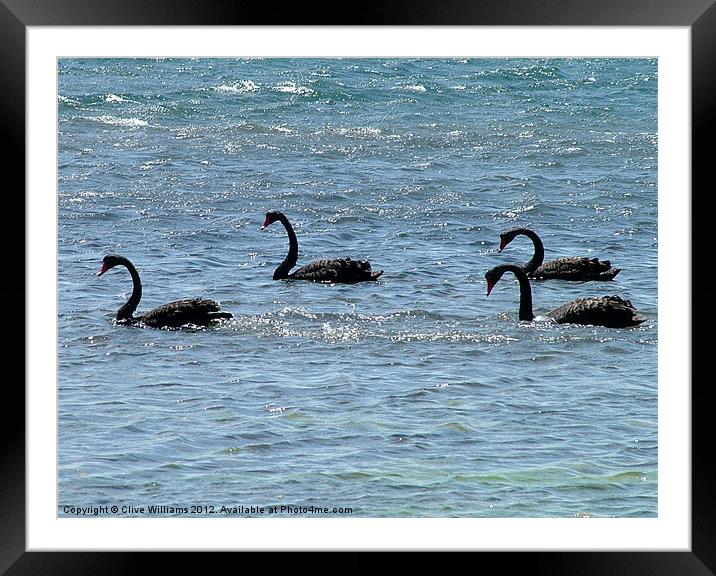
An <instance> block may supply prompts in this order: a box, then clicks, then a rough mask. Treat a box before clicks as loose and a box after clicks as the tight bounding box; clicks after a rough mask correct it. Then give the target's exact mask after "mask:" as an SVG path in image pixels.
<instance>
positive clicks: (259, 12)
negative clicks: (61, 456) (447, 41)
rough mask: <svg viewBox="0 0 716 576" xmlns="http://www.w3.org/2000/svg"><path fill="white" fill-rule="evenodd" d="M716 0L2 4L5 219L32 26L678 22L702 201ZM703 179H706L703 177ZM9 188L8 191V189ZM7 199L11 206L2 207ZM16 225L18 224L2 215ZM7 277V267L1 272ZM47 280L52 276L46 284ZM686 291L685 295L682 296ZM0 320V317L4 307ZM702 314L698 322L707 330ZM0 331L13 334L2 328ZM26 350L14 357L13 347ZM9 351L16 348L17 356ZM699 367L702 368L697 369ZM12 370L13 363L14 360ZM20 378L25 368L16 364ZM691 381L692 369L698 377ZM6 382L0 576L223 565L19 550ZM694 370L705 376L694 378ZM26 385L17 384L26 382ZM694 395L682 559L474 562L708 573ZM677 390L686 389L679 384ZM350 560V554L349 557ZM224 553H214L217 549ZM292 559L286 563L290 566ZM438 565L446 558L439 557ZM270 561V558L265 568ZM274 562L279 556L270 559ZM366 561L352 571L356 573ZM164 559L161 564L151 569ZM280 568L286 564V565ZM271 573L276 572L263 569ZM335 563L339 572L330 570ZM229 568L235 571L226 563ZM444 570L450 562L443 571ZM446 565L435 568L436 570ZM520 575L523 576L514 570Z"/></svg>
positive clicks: (21, 518) (20, 197)
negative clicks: (688, 522)
mask: <svg viewBox="0 0 716 576" xmlns="http://www.w3.org/2000/svg"><path fill="white" fill-rule="evenodd" d="M714 2H716V0H680V1H679V2H673V1H669V0H619V1H613V0H599V1H596V0H552V1H550V2H535V1H533V0H480V1H477V0H416V1H415V2H410V3H408V2H402V3H401V2H397V1H395V0H390V1H388V0H378V1H375V0H364V1H363V2H361V3H360V4H359V5H358V4H357V5H356V6H355V8H356V9H355V10H337V6H336V5H332V6H331V5H326V4H323V3H312V4H303V3H301V4H298V3H283V4H282V5H281V7H280V9H279V10H277V9H276V7H275V6H271V5H268V4H266V3H256V2H253V3H247V2H243V1H241V0H234V1H231V0H204V1H203V2H196V3H181V2H176V0H174V1H170V0H142V1H141V2H139V1H136V0H124V1H123V2H113V3H108V2H99V1H97V0H0V46H1V48H0V78H1V79H2V82H1V83H0V118H2V132H1V134H2V137H3V139H4V140H5V147H4V149H5V152H4V160H5V163H4V164H5V165H4V168H5V175H6V177H7V176H9V175H11V174H12V175H13V176H16V178H14V179H12V180H9V181H8V180H6V182H5V185H6V186H5V198H4V199H5V202H6V210H5V213H6V214H7V215H11V214H13V215H16V214H18V213H22V214H24V213H25V204H24V194H20V193H19V190H24V186H25V174H24V170H23V168H22V167H23V166H24V165H25V162H24V159H25V96H26V93H25V77H26V76H25V74H26V71H25V62H26V60H25V59H26V55H25V48H26V46H25V36H26V29H27V27H30V26H99V25H105V26H118V25H123V26H140V25H150V26H163V25H173V26H182V25H253V26H261V25H269V24H270V25H309V24H310V25H448V26H449V25H480V26H505V25H510V26H520V25H531V26H535V25H539V26H542V25H550V26H684V27H689V28H690V31H691V50H692V52H691V56H692V62H691V66H692V69H691V82H692V85H691V89H692V110H691V113H692V190H693V191H697V190H701V193H700V194H693V193H691V191H689V190H684V191H683V194H684V201H690V202H692V203H695V199H696V198H704V196H705V194H707V188H706V185H707V182H709V183H711V182H710V176H711V175H710V173H709V172H710V171H709V170H708V162H709V161H710V160H711V159H710V158H709V157H710V156H711V154H710V146H709V145H708V144H707V142H706V139H707V138H709V137H710V136H711V135H713V134H716V131H714V123H715V122H714V120H715V118H716V104H714V103H716V6H714ZM707 178H709V180H707ZM9 182H12V183H13V184H14V185H9V184H8V183H9ZM8 203H13V205H12V206H7V204H8ZM706 213H707V210H701V211H699V210H693V205H692V237H691V238H690V239H686V238H685V239H684V243H685V244H686V243H687V242H689V241H690V242H691V244H692V262H691V263H686V264H687V265H685V266H684V269H683V270H678V271H664V272H662V273H675V274H679V275H680V276H681V277H683V278H684V287H685V289H686V287H687V286H688V280H689V279H690V278H688V277H687V272H688V271H689V268H688V264H691V265H692V269H693V266H695V265H696V264H697V263H699V262H700V261H704V260H705V255H704V253H703V251H704V250H705V248H706V246H707V245H708V244H707V243H706V242H703V241H698V240H699V238H698V232H699V231H702V230H705V229H708V227H707V226H706V223H705V222H700V219H701V218H704V217H705V215H706ZM6 220H14V221H19V222H23V220H21V219H20V218H17V217H14V218H8V217H7V216H6ZM2 230H3V231H2V234H3V242H2V247H3V258H4V268H5V271H6V276H5V281H4V282H3V286H2V288H1V290H2V297H3V301H4V302H5V304H6V306H12V307H13V312H14V314H16V315H19V313H20V312H19V310H18V309H19V308H20V304H22V308H23V311H25V310H26V307H27V306H28V305H31V302H28V301H27V300H26V286H25V280H24V273H23V272H24V270H25V250H24V244H23V249H22V250H20V249H19V247H18V246H17V245H18V238H23V241H24V238H25V236H24V230H23V231H22V233H21V231H20V230H18V229H17V228H15V227H13V226H12V225H6V226H3V227H2ZM8 271H12V274H10V273H9V272H8ZM48 281H53V279H48ZM708 290H709V289H708V287H707V286H705V285H696V284H694V285H693V288H692V291H691V294H690V295H689V294H687V293H686V290H685V293H684V302H685V305H684V310H683V313H684V314H689V315H690V317H691V319H692V341H691V344H692V346H691V350H692V352H691V362H692V364H691V365H692V373H694V371H693V368H694V367H696V363H695V360H696V359H699V358H702V357H703V356H702V355H701V354H699V351H701V350H702V348H703V346H704V345H706V344H707V343H708V342H709V338H708V337H707V336H705V335H702V337H701V338H700V337H699V333H698V332H697V331H696V328H697V323H695V322H693V319H694V318H693V314H692V312H691V305H692V303H693V304H696V303H708V302H709V299H710V298H711V297H713V296H712V295H711V294H708V293H707V291H708ZM689 296H690V298H691V300H690V301H689ZM6 314H7V312H6ZM709 320H710V318H709V317H706V318H704V319H703V321H704V323H706V324H708V321H709ZM7 329H13V330H16V329H14V327H12V326H10V327H7ZM24 342H25V339H24V338H17V337H12V338H7V339H6V345H5V346H4V347H3V348H4V355H5V358H6V360H8V361H9V360H10V359H12V360H13V364H14V362H16V360H15V359H16V358H19V357H21V356H23V357H24ZM21 346H22V347H23V350H22V351H21V350H19V348H20V347H21ZM15 348H18V349H17V350H16V349H15ZM702 363H703V362H701V364H702ZM7 365H8V366H11V364H10V362H7ZM14 365H16V364H14ZM22 372H23V374H24V365H23V367H22ZM695 373H696V374H697V375H698V374H699V372H698V371H695ZM7 374H10V375H12V374H14V372H13V371H9V372H6V378H5V385H4V402H3V406H4V408H5V410H4V414H3V418H2V420H1V422H2V423H1V424H0V426H1V427H2V428H1V430H2V434H1V435H0V442H2V451H1V452H0V454H1V455H2V475H1V476H0V574H8V575H11V576H14V575H19V574H65V573H67V574H73V575H82V574H93V575H95V574H103V575H106V574H126V573H127V572H128V571H130V570H142V569H147V570H149V569H150V567H152V566H153V565H157V566H161V569H162V570H163V571H167V570H171V569H172V568H173V567H174V565H178V564H179V562H181V565H180V566H178V567H181V568H183V569H184V570H186V569H189V570H206V569H207V562H212V563H213V562H216V561H220V560H225V559H226V558H225V557H224V558H220V557H218V556H211V557H210V556H209V555H208V553H194V554H181V555H180V554H176V553H140V552H131V553H121V552H101V553H100V552H26V550H25V496H26V494H25V481H26V477H25V415H24V410H20V407H21V406H22V407H24V405H25V394H24V387H23V386H21V385H20V383H19V378H18V377H15V376H7ZM702 374H703V373H702ZM23 380H24V379H23ZM693 381H694V384H695V385H693V386H692V388H691V398H692V457H691V463H692V508H691V518H692V531H691V537H692V547H691V551H690V552H670V551H662V552H609V551H603V552H592V551H590V552H520V553H504V552H494V553H481V554H483V556H481V557H480V559H479V560H480V562H481V565H483V563H484V562H485V561H486V560H487V561H489V564H488V566H495V563H499V570H500V571H502V572H504V573H507V574H509V573H513V572H516V571H518V570H522V571H525V570H529V573H530V574H551V575H560V574H579V575H580V576H588V575H591V574H610V575H618V574H630V575H632V576H633V575H636V574H648V575H649V576H657V575H661V574H664V575H667V574H668V575H673V574H680V575H690V574H694V575H708V574H714V571H715V570H716V536H715V535H716V525H715V524H716V523H715V522H714V518H715V517H716V514H715V509H716V498H715V497H714V487H715V486H716V481H715V480H716V479H715V478H714V466H713V458H712V454H713V453H712V451H711V450H712V446H713V443H714V428H713V427H712V426H711V425H710V414H708V412H710V410H711V406H712V403H711V402H709V398H708V381H710V378H709V377H708V376H703V377H701V378H695V379H693ZM672 384H674V385H681V386H686V385H689V384H690V383H687V382H679V383H672ZM356 554H358V553H356ZM222 556H223V554H222ZM289 561H290V560H289ZM440 561H441V562H443V560H442V559H441V560H440ZM273 562H275V560H272V563H273ZM279 562H280V564H283V562H285V560H279ZM361 562H365V563H366V564H365V565H367V563H368V562H369V560H368V559H366V560H363V559H357V560H355V561H353V562H352V565H353V566H355V567H356V568H358V569H360V568H361V567H362V566H363V565H362V564H361ZM159 563H161V564H159ZM287 566H288V565H287ZM272 567H273V568H276V566H275V565H273V566H272ZM336 567H337V566H336ZM235 568H236V569H240V568H241V567H240V566H238V565H235ZM445 568H447V567H445ZM445 568H443V569H445ZM523 573H524V572H523Z"/></svg>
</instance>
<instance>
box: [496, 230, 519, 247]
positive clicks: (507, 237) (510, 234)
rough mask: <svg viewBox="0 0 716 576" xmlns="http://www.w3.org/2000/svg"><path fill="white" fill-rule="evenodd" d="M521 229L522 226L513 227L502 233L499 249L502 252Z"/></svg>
mask: <svg viewBox="0 0 716 576" xmlns="http://www.w3.org/2000/svg"><path fill="white" fill-rule="evenodd" d="M520 230H521V229H520V228H513V229H512V230H508V231H507V232H503V233H502V234H500V247H499V248H498V249H497V251H498V252H502V251H503V250H504V249H505V248H507V245H508V244H509V243H510V242H512V241H513V240H514V239H515V236H517V235H518V234H519V232H520Z"/></svg>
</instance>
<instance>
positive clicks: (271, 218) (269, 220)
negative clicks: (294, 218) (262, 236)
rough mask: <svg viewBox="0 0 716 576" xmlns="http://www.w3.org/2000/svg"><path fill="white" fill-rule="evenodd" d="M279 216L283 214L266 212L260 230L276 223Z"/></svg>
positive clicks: (272, 211)
mask: <svg viewBox="0 0 716 576" xmlns="http://www.w3.org/2000/svg"><path fill="white" fill-rule="evenodd" d="M281 216H283V214H281V212H279V211H278V210H269V211H268V212H266V219H265V220H264V223H263V225H262V226H261V230H263V229H264V228H266V227H268V226H270V225H271V224H273V223H274V222H276V220H278V219H279V218H280V217H281Z"/></svg>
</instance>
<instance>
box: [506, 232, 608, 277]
mask: <svg viewBox="0 0 716 576" xmlns="http://www.w3.org/2000/svg"><path fill="white" fill-rule="evenodd" d="M520 234H523V235H524V236H527V237H528V238H529V239H530V240H532V243H533V244H534V247H535V253H534V255H533V256H532V258H530V260H529V261H527V262H525V263H524V264H523V265H522V269H523V270H524V271H525V272H526V273H527V275H528V276H529V277H530V278H534V279H535V280H552V279H554V280H612V279H613V278H614V277H615V276H616V275H617V274H619V272H621V268H612V265H611V262H609V260H597V259H596V258H584V257H573V258H558V259H557V260H551V261H549V262H546V263H545V264H542V261H543V260H544V245H543V244H542V240H540V237H539V236H537V233H536V232H534V231H533V230H530V229H529V228H513V229H512V230H508V231H507V232H503V233H502V234H500V248H499V249H498V252H502V251H503V250H504V249H505V248H506V247H507V245H508V244H509V243H510V242H512V241H513V240H514V239H515V237H516V236H519V235H520Z"/></svg>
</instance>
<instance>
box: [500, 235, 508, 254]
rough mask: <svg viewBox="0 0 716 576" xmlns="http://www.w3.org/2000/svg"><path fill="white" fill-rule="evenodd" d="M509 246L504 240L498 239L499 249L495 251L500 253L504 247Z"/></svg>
mask: <svg viewBox="0 0 716 576" xmlns="http://www.w3.org/2000/svg"><path fill="white" fill-rule="evenodd" d="M507 244H509V242H506V241H505V239H504V238H500V247H499V248H498V249H497V251H498V252H502V251H503V250H504V249H505V247H506V246H507Z"/></svg>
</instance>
